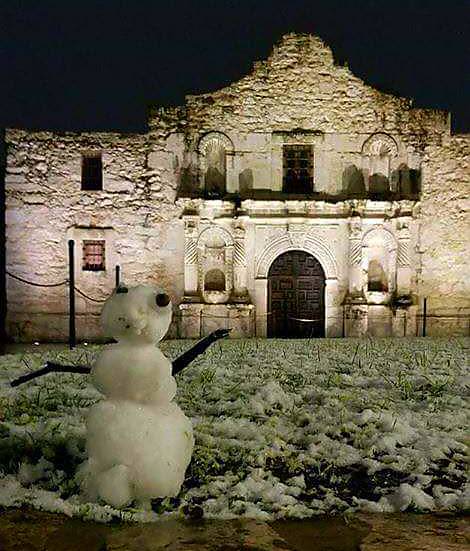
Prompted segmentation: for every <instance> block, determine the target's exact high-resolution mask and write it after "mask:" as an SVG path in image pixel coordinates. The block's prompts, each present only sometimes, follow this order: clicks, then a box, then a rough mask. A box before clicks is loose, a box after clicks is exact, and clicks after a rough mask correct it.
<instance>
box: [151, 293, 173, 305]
mask: <svg viewBox="0 0 470 551" xmlns="http://www.w3.org/2000/svg"><path fill="white" fill-rule="evenodd" d="M155 302H156V303H157V306H168V304H169V303H170V297H169V296H168V295H167V294H165V293H159V294H158V295H157V296H156V298H155Z"/></svg>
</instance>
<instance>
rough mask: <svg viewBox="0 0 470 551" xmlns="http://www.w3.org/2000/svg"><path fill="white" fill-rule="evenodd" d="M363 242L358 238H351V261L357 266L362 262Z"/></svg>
mask: <svg viewBox="0 0 470 551" xmlns="http://www.w3.org/2000/svg"><path fill="white" fill-rule="evenodd" d="M361 258H362V243H361V242H360V241H359V240H358V239H354V240H351V242H350V245H349V263H350V264H351V266H355V265H358V264H360V263H361Z"/></svg>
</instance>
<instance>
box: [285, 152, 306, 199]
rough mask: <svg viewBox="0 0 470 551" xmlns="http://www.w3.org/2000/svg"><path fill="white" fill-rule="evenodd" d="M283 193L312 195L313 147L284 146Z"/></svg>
mask: <svg viewBox="0 0 470 551" xmlns="http://www.w3.org/2000/svg"><path fill="white" fill-rule="evenodd" d="M282 151H283V163H282V168H283V180H282V191H284V192H285V193H310V192H312V191H313V148H312V146H311V145H284V146H283V149H282Z"/></svg>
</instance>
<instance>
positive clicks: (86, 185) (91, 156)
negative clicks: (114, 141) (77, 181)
mask: <svg viewBox="0 0 470 551" xmlns="http://www.w3.org/2000/svg"><path fill="white" fill-rule="evenodd" d="M82 189H83V190H87V191H99V190H102V189H103V165H102V162H101V153H100V152H97V153H86V154H84V155H82Z"/></svg>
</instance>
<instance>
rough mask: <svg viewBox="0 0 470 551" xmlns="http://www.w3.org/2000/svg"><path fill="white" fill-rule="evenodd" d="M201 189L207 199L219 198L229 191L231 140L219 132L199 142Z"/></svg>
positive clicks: (232, 151)
mask: <svg viewBox="0 0 470 551" xmlns="http://www.w3.org/2000/svg"><path fill="white" fill-rule="evenodd" d="M198 152H199V171H200V175H201V188H202V189H203V191H204V194H205V195H206V196H207V197H208V198H221V197H223V196H224V194H225V193H226V192H227V191H230V189H229V188H230V185H229V184H230V182H231V179H232V173H233V166H232V165H233V155H234V147H233V143H232V140H231V139H230V138H229V137H228V136H226V135H225V134H222V133H221V132H209V133H208V134H205V135H204V136H203V137H202V138H201V140H200V141H199V147H198Z"/></svg>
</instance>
